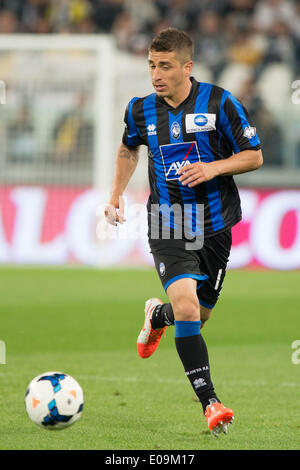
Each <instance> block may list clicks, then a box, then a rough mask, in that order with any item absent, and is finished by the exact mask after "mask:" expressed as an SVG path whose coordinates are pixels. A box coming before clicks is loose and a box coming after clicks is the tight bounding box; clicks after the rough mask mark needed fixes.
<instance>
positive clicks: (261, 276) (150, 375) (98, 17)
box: [0, 0, 300, 464]
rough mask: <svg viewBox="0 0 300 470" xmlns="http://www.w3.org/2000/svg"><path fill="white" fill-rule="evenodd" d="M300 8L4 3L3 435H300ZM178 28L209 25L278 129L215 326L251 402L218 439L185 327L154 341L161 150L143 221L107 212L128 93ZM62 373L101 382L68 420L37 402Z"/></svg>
mask: <svg viewBox="0 0 300 470" xmlns="http://www.w3.org/2000/svg"><path fill="white" fill-rule="evenodd" d="M299 5H300V2H299V1H298V2H296V1H290V0H266V1H256V2H254V1H250V0H216V1H214V0H210V1H205V0H203V1H200V0H189V1H184V0H160V1H150V0H137V1H135V0H130V1H127V0H124V1H120V0H107V1H98V0H94V1H86V0H74V1H71V0H68V1H65V0H61V1H59V2H58V1H52V2H50V1H45V0H28V1H25V0H24V1H21V0H7V1H1V0H0V264H1V265H0V299H1V302H0V318H1V321H0V410H1V412H0V417H1V419H0V449H39V450H40V449H46V450H49V449H67V450H70V449H96V450H98V451H99V449H104V450H107V449H113V450H116V449H130V450H132V449H134V450H136V449H146V450H149V449H153V450H156V451H157V452H162V451H161V449H170V450H174V449H183V450H184V449H189V450H190V449H198V450H202V449H226V450H229V449H230V450H235V449H243V450H247V449H251V450H254V449H268V450H269V449H276V450H278V449H283V450H287V449H293V450H294V449H297V450H299V386H300V384H299V370H300V369H299V367H300V365H299V364H300V347H299V344H300V340H299V339H298V338H299V319H298V318H299V303H300V294H299V273H300V271H299V268H300V183H299V182H300V148H299V147H300V133H299V124H300V122H299V121H300V112H299V111H300V83H299V82H300V68H299V67H300V60H299V50H300V47H299V37H300V6H299ZM168 25H172V26H177V27H180V28H184V29H186V30H188V31H189V32H190V33H191V34H192V35H193V37H194V39H195V42H196V56H195V59H196V61H195V62H196V63H195V70H194V75H195V76H196V77H197V78H198V79H199V80H203V81H214V82H215V83H218V84H220V85H222V86H224V87H225V88H228V89H229V90H231V91H232V92H233V93H234V94H235V95H236V96H237V97H239V98H240V99H241V100H242V101H243V102H244V103H245V105H246V106H247V107H248V109H249V111H250V113H251V115H252V116H253V118H254V120H255V124H256V127H257V129H258V132H259V135H260V136H261V139H262V142H263V153H264V159H265V163H264V166H263V167H262V168H261V169H259V171H256V172H253V173H249V174H245V175H240V176H237V177H236V178H235V179H236V181H237V183H238V186H239V189H240V193H241V197H242V205H243V221H242V222H241V223H240V224H238V225H237V226H236V227H235V228H234V233H233V241H234V243H233V249H232V254H231V259H230V265H231V267H232V268H246V269H230V270H229V271H228V273H227V275H226V278H225V281H224V289H223V291H222V295H221V297H220V300H219V302H218V304H217V306H216V308H215V309H214V313H213V315H212V318H211V319H210V321H209V322H207V324H206V325H205V328H204V330H202V334H203V335H204V336H205V341H206V343H207V345H208V348H209V354H210V363H211V367H212V373H213V381H214V385H215V387H216V390H218V395H220V397H221V399H222V401H224V403H225V404H226V406H230V407H231V406H232V408H233V410H234V413H235V417H236V419H235V422H234V425H233V426H232V429H230V432H229V434H228V435H227V436H222V438H220V439H217V440H216V439H214V438H212V436H211V435H210V433H209V431H208V429H207V424H206V421H205V419H204V418H203V416H201V412H200V411H199V403H198V402H197V401H196V400H195V396H194V393H193V390H192V389H191V387H190V384H189V383H188V381H187V380H186V377H184V375H183V371H182V364H181V362H180V360H179V358H178V357H177V355H176V351H175V350H174V330H173V329H172V327H170V330H167V334H166V338H164V339H163V340H162V341H161V344H160V347H159V350H158V351H157V352H156V353H155V354H154V355H153V356H152V357H151V359H149V360H147V361H143V360H141V359H140V358H139V357H138V355H137V353H136V338H137V335H138V333H139V331H140V328H141V326H142V320H143V308H144V302H145V299H147V298H149V297H150V296H153V295H155V296H156V295H158V296H161V298H162V299H163V300H165V299H167V297H166V295H165V293H164V292H163V289H162V287H161V284H160V281H159V279H158V277H157V276H156V274H155V271H154V270H153V269H152V268H151V263H152V262H151V259H150V255H149V251H148V247H147V241H146V240H145V224H144V221H145V218H144V217H145V212H144V210H143V205H141V204H140V203H144V202H145V200H146V198H147V195H148V184H147V158H146V155H143V156H141V158H140V161H139V165H138V168H137V171H136V173H135V175H134V177H133V179H132V182H131V183H130V187H129V188H128V191H126V197H127V202H128V204H127V207H128V212H129V213H128V217H127V219H128V220H127V223H126V224H124V225H123V226H122V227H121V229H119V230H118V231H111V232H108V233H107V232H106V227H105V225H104V224H103V217H102V213H103V204H104V203H105V202H106V201H107V197H108V193H109V190H110V184H111V178H112V172H113V164H114V158H115V150H116V148H117V146H118V143H119V141H120V138H121V135H122V131H123V124H122V119H123V114H124V109H125V106H126V104H127V102H128V101H129V100H130V99H131V98H132V97H133V96H135V95H137V96H143V95H145V94H147V93H148V92H152V87H151V83H150V80H149V77H148V70H147V63H146V60H145V53H146V49H147V45H148V42H149V40H150V39H151V38H152V36H153V34H155V33H156V32H157V31H158V30H160V28H162V27H165V26H168ZM24 265H25V266H24ZM41 265H42V266H41ZM74 267H76V268H77V267H78V268H79V269H74ZM98 267H99V268H105V269H98ZM120 267H122V269H117V268H120ZM127 267H128V269H127ZM148 267H150V268H149V269H148ZM69 268H70V269H69ZM135 268H136V269H135ZM50 370H58V371H63V372H66V373H69V374H71V375H72V376H73V377H75V378H76V379H77V380H78V381H79V383H80V384H81V386H82V388H83V390H84V394H85V408H84V413H83V416H82V418H81V420H80V422H79V423H78V424H76V425H74V427H71V428H69V429H68V430H66V431H63V432H60V433H55V432H54V433H49V432H47V431H43V430H40V429H39V428H37V426H35V425H34V424H33V423H31V422H30V420H29V419H28V417H27V415H26V411H25V407H24V394H25V391H26V389H27V387H28V383H29V382H30V380H31V379H32V378H33V377H35V376H37V375H38V374H40V373H42V372H44V371H50ZM195 453H196V452H195ZM28 455H29V456H30V457H29V458H31V454H28ZM101 455H102V454H100V453H98V454H97V456H98V457H99V456H100V458H101ZM197 455H198V457H199V459H200V458H201V463H202V458H203V455H202V453H201V452H199V453H198V454H197ZM274 456H275V457H276V459H278V458H279V457H280V456H279V454H278V453H276V454H274ZM282 456H283V458H284V459H285V460H284V463H285V464H286V454H282ZM269 457H270V454H269V455H268V458H269ZM22 458H24V454H22Z"/></svg>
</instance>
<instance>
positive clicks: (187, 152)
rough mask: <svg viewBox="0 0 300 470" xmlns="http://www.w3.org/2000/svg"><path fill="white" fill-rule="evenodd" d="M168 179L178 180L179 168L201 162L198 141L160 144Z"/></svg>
mask: <svg viewBox="0 0 300 470" xmlns="http://www.w3.org/2000/svg"><path fill="white" fill-rule="evenodd" d="M160 152H161V156H162V161H163V165H164V170H165V177H166V181H171V180H178V178H179V175H178V170H180V168H182V167H183V166H185V165H189V164H191V163H196V162H200V155H199V151H198V146H197V142H195V141H193V142H178V143H177V144H175V143H174V144H167V145H161V146H160Z"/></svg>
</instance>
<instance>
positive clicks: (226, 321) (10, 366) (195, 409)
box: [0, 267, 300, 450]
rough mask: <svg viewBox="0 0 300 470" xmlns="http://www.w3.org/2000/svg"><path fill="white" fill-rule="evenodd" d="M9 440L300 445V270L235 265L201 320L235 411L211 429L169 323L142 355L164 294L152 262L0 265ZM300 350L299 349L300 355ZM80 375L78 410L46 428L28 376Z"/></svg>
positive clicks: (3, 416)
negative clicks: (142, 265) (152, 313)
mask: <svg viewBox="0 0 300 470" xmlns="http://www.w3.org/2000/svg"><path fill="white" fill-rule="evenodd" d="M0 278H1V283H0V296H1V297H0V298H1V303H0V340H2V341H4V342H5V344H6V364H3V365H0V410H1V411H0V449H1V450H3V449H28V450H29V449H58V450H59V449H74V450H75V449H79V450H81V449H98V450H101V449H105V450H143V449H147V450H160V449H161V450H186V449H187V450H201V449H207V450H210V449H220V450H221V449H225V450H226V449H228V450H238V449H239V450H244V449H257V450H258V449H269V450H275V449H285V450H288V449H299V448H300V394H299V387H300V364H295V363H293V362H292V354H293V352H294V353H295V351H294V350H293V348H292V343H293V341H295V340H297V339H298V340H299V339H300V318H299V305H300V289H299V285H300V272H299V271H298V272H269V271H234V270H232V271H228V273H227V276H226V279H225V281H224V286H223V291H222V294H221V297H220V300H219V302H218V304H217V306H216V307H215V309H214V312H213V315H212V318H211V319H210V320H209V322H207V324H206V325H205V327H204V328H203V330H202V334H203V336H204V337H205V339H206V342H207V346H208V349H209V353H210V362H211V373H212V378H213V382H214V385H215V389H216V391H217V393H218V395H219V397H220V398H221V400H222V401H223V402H224V404H225V405H226V406H229V407H232V408H233V410H234V413H235V422H234V424H233V425H232V426H231V427H230V429H229V433H228V435H227V436H225V435H222V436H220V437H219V438H218V439H216V438H214V437H213V436H212V435H210V433H209V432H208V429H207V424H206V420H205V418H204V416H203V414H202V411H201V406H200V404H199V402H197V401H196V400H195V396H194V393H193V390H192V388H191V386H190V384H189V382H188V380H187V378H186V377H185V374H184V371H183V367H182V365H181V363H180V361H179V358H178V356H177V353H176V350H175V346H174V328H173V327H170V328H169V329H168V330H167V336H166V338H165V339H163V340H162V341H161V344H160V346H159V349H158V350H157V351H156V353H155V354H154V356H153V357H151V358H149V359H145V360H142V359H140V358H139V357H138V355H137V352H136V338H137V335H138V333H139V331H140V328H141V326H142V324H143V316H144V314H143V310H144V301H145V300H146V299H147V298H148V297H152V296H160V297H161V298H162V299H166V296H165V294H164V292H163V290H162V287H161V285H160V282H159V279H158V278H157V275H156V273H155V272H154V270H152V269H149V270H148V269H147V270H116V271H113V270H111V271H102V270H93V269H85V268H74V269H73V268H72V269H69V268H62V269H58V268H27V267H20V268H12V267H2V268H1V269H0ZM298 357H300V354H299V356H298ZM49 370H60V371H63V372H66V373H69V374H71V375H73V376H74V377H75V378H76V379H77V380H78V381H79V383H80V384H81V386H82V388H83V390H84V394H85V408H84V411H83V415H82V417H81V419H80V420H79V421H78V422H77V423H76V424H74V426H71V427H70V428H68V429H65V430H63V431H57V432H49V431H47V430H43V429H40V428H38V427H37V426H36V425H34V424H33V423H32V422H31V421H30V420H29V419H28V417H27V414H26V411H25V407H24V393H25V391H26V387H27V385H28V383H29V382H30V380H31V379H32V378H33V377H35V376H36V375H38V374H40V373H42V372H46V371H49Z"/></svg>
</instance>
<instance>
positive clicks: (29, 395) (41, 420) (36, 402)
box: [25, 372, 84, 430]
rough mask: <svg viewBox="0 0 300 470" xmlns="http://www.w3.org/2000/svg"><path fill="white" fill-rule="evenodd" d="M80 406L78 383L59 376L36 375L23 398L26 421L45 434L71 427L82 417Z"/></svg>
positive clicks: (81, 397) (80, 391) (57, 374)
mask: <svg viewBox="0 0 300 470" xmlns="http://www.w3.org/2000/svg"><path fill="white" fill-rule="evenodd" d="M83 404H84V399H83V391H82V388H81V387H80V385H79V383H78V382H77V381H76V380H75V379H74V378H73V377H71V376H70V375H68V374H64V373H63V372H45V373H44V374H41V375H38V376H37V377H35V378H34V379H32V381H31V382H30V384H29V385H28V387H27V391H26V394H25V406H26V410H27V413H28V416H29V418H30V419H31V420H32V421H33V422H34V423H35V424H37V425H38V426H40V427H42V428H44V429H48V430H53V429H63V428H66V427H68V426H70V425H71V424H74V423H75V422H76V421H77V420H78V419H79V418H80V416H81V414H82V410H83Z"/></svg>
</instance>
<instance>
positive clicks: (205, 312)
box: [200, 305, 212, 328]
mask: <svg viewBox="0 0 300 470" xmlns="http://www.w3.org/2000/svg"><path fill="white" fill-rule="evenodd" d="M211 312H212V309H211V308H206V307H203V306H202V305H201V307H200V319H201V328H203V326H204V325H205V323H206V322H207V320H209V318H210V315H211Z"/></svg>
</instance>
